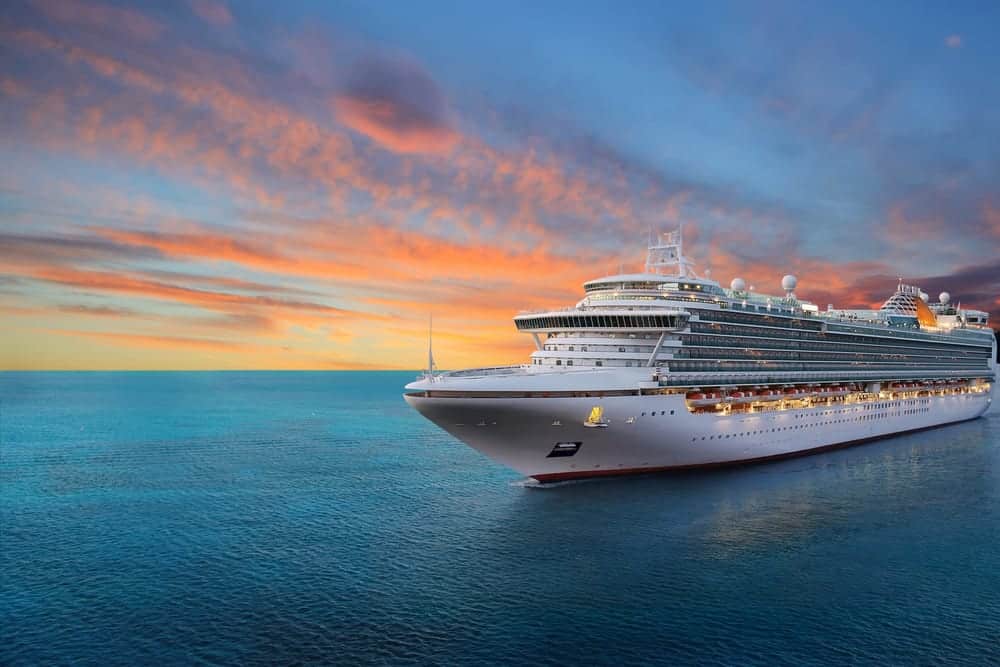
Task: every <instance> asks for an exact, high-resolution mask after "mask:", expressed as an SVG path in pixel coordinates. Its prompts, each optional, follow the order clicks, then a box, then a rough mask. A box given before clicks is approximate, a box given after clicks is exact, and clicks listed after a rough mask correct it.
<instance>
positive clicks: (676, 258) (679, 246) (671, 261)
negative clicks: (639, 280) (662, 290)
mask: <svg viewBox="0 0 1000 667" xmlns="http://www.w3.org/2000/svg"><path fill="white" fill-rule="evenodd" d="M683 237H684V225H680V226H679V227H678V228H677V230H676V231H673V232H666V233H662V234H657V236H656V240H655V241H653V243H651V244H650V246H649V248H648V251H647V253H646V273H663V272H661V271H660V269H673V270H674V271H676V273H668V274H665V275H676V276H678V277H680V278H687V277H692V278H697V277H698V276H697V274H696V273H695V272H694V268H693V263H692V262H691V260H690V259H688V258H687V257H685V256H684V238H683Z"/></svg>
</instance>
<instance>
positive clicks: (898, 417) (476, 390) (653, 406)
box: [405, 230, 996, 482]
mask: <svg viewBox="0 0 1000 667" xmlns="http://www.w3.org/2000/svg"><path fill="white" fill-rule="evenodd" d="M781 286H782V289H783V291H784V294H783V295H780V296H768V295H764V294H760V293H758V292H757V291H756V290H755V289H754V288H753V287H751V286H748V285H747V283H746V281H744V280H743V279H741V278H735V279H733V280H732V282H731V283H730V286H729V289H724V288H723V287H722V286H721V285H720V284H719V283H718V282H716V281H714V280H711V279H710V278H708V277H699V276H698V275H697V274H696V272H695V271H694V267H693V265H692V263H691V261H690V260H689V259H688V258H686V257H685V256H684V253H683V239H682V237H681V232H680V230H678V231H676V232H671V233H668V234H661V235H659V237H658V238H657V239H656V241H655V242H653V243H651V244H650V245H649V248H648V255H647V261H646V266H645V271H643V272H642V273H633V274H619V275H613V276H606V277H603V278H597V279H595V280H591V281H588V282H587V283H585V284H584V297H583V299H581V300H580V301H579V302H578V303H577V304H575V305H574V306H573V307H571V308H564V309H555V310H549V311H544V312H533V313H522V314H519V315H517V316H516V317H515V318H514V323H515V325H516V327H517V329H518V330H519V331H521V332H525V333H528V334H530V335H531V336H532V338H533V340H534V342H535V347H536V349H535V351H534V352H533V353H532V354H531V358H530V360H529V363H528V364H522V365H517V366H506V367H492V368H479V369H469V370H462V371H453V372H449V373H440V374H435V373H434V372H433V369H430V370H429V372H428V373H427V374H425V375H424V376H423V377H422V378H420V379H419V380H417V381H416V382H413V383H411V384H409V385H407V387H406V389H407V394H406V395H405V398H406V400H407V402H408V403H409V404H410V405H412V406H413V407H414V408H416V409H417V410H418V411H420V412H421V413H422V414H423V415H424V416H425V417H427V418H428V419H430V420H431V421H433V422H434V423H436V424H437V425H438V426H440V427H441V428H443V429H444V430H446V431H448V432H449V433H451V434H452V435H454V436H455V437H457V438H458V439H460V440H462V441H463V442H466V443H467V444H469V445H470V446H472V447H474V448H476V449H478V450H479V451H481V452H483V453H484V454H486V455H487V456H489V457H491V458H493V459H495V460H498V461H500V462H502V463H504V464H506V465H508V466H510V467H512V468H514V469H516V470H518V471H520V472H521V473H523V474H525V475H528V476H531V477H534V478H536V479H538V480H540V481H543V482H545V481H554V480H560V479H572V478H580V477H588V476H595V475H610V474H624V473H633V472H646V471H653V470H664V469H675V468H688V467H697V466H708V465H725V464H732V463H739V462H747V461H757V460H763V459H769V458H777V457H783V456H790V455H795V454H802V453H807V452H810V451H814V450H817V449H824V448H828V447H834V446H842V445H846V444H851V443H855V442H859V441H864V440H870V439H873V438H877V437H882V436H886V435H891V434H893V433H898V432H902V431H909V430H916V429H923V428H929V427H932V426H937V425H941V424H946V423H950V422H955V421H962V420H965V419H971V418H974V417H978V416H980V415H982V414H983V413H984V412H985V411H986V410H987V409H988V407H989V405H990V402H991V400H992V386H993V384H994V382H995V377H996V361H995V359H996V349H995V346H996V343H995V338H994V336H993V333H992V330H991V329H990V328H989V324H988V314H987V313H985V312H982V311H977V310H970V309H962V308H961V307H954V306H953V305H952V304H951V298H950V295H948V294H947V293H942V294H941V295H940V296H939V299H938V301H937V302H935V303H931V302H930V298H929V295H927V294H926V293H925V292H922V291H921V290H920V289H919V288H917V287H914V286H910V285H906V284H903V283H902V282H900V284H899V285H898V286H897V288H896V291H895V293H894V294H892V296H890V297H889V299H887V300H886V302H885V303H884V304H883V305H882V306H881V308H879V309H877V310H876V309H863V310H857V309H853V310H843V309H834V308H833V306H832V305H831V306H828V307H827V308H826V309H825V310H820V309H819V307H818V306H816V305H815V304H812V303H810V302H808V301H804V300H800V299H799V298H798V297H797V296H796V294H795V290H796V289H797V287H798V281H797V279H796V278H795V277H794V276H791V275H787V276H785V277H784V278H783V279H782V280H781ZM595 427H597V428H595Z"/></svg>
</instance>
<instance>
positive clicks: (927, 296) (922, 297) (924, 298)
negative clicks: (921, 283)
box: [920, 290, 931, 303]
mask: <svg viewBox="0 0 1000 667" xmlns="http://www.w3.org/2000/svg"><path fill="white" fill-rule="evenodd" d="M930 298H931V295H930V294H928V293H927V292H925V291H923V290H920V300H921V301H923V302H924V303H927V300H928V299H930Z"/></svg>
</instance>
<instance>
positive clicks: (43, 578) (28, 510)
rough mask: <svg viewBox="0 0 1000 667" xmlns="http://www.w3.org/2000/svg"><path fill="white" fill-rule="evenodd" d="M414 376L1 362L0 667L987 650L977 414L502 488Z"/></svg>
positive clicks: (928, 656)
mask: <svg viewBox="0 0 1000 667" xmlns="http://www.w3.org/2000/svg"><path fill="white" fill-rule="evenodd" d="M412 377H413V374H412V373H6V374H0V400H2V404H0V664H3V665H36V664H52V663H59V664H81V665H84V664H93V665H110V664H121V665H136V664H189V663H203V664H204V663H210V664H215V663H220V664H221V663H227V664H231V663H281V664H285V663H307V662H329V663H337V664H358V663H369V662H375V663H417V664H430V663H466V664H486V663H501V662H512V661H516V662H521V663H531V664H540V663H541V664H574V663H616V664H617V663H633V664H636V663H644V664H649V663H660V664H671V665H673V664H687V663H701V664H706V663H709V664H726V665H749V664H760V665H775V664H796V665H801V664H831V663H853V664H946V663H953V664H969V665H989V664H998V663H1000V415H998V414H997V413H996V411H995V410H994V413H993V415H992V416H991V417H987V418H984V419H979V420H975V421H972V422H967V423H964V424H960V425H956V426H952V427H946V428H941V429H936V430H933V431H928V432H924V433H920V434H916V435H909V436H901V437H897V438H894V439H889V440H885V441H882V442H879V443H875V444H870V445H865V446H861V447H855V448H853V449H848V450H843V451H839V452H835V453H829V454H822V455H817V456H813V457H808V458H802V459H796V460H791V461H786V462H783V463H776V464H770V465H762V466H756V467H749V468H742V469H737V470H729V471H723V472H711V473H701V474H685V475H660V476H647V477H637V478H630V479H623V480H605V481H597V482H585V483H576V484H567V485H563V486H557V487H554V488H547V489H532V488H525V487H524V486H521V485H519V484H518V480H519V477H518V475H517V473H514V472H511V471H508V470H506V469H504V468H502V467H500V466H499V465H496V464H493V463H491V462H490V461H488V460H487V459H485V458H483V457H482V456H480V455H479V454H477V453H476V452H474V451H472V450H471V449H468V448H466V447H464V446H462V445H460V444H459V443H458V442H456V441H455V440H453V439H452V438H451V437H450V436H448V435H446V434H445V433H443V432H441V431H438V430H437V429H436V428H435V427H433V426H432V425H431V424H429V423H428V422H426V421H424V420H423V419H422V418H420V417H419V416H418V415H417V414H416V413H415V412H413V411H411V410H410V409H409V408H407V406H406V405H405V404H404V402H403V400H402V399H401V397H400V395H401V390H402V385H403V384H404V383H405V382H406V381H408V380H409V379H411V378H412Z"/></svg>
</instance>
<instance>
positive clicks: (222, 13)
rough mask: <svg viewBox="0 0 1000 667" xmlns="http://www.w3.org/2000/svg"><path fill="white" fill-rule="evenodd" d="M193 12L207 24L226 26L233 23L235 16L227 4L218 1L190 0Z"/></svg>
mask: <svg viewBox="0 0 1000 667" xmlns="http://www.w3.org/2000/svg"><path fill="white" fill-rule="evenodd" d="M188 4H189V5H190V6H191V11H193V12H194V13H195V14H197V15H198V17H199V18H201V19H202V20H203V21H205V22H206V23H211V24H212V25H217V26H226V25H229V24H231V23H232V22H233V15H232V13H231V12H230V11H229V7H227V6H226V4H225V3H223V2H219V1H217V0H189V3H188Z"/></svg>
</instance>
